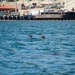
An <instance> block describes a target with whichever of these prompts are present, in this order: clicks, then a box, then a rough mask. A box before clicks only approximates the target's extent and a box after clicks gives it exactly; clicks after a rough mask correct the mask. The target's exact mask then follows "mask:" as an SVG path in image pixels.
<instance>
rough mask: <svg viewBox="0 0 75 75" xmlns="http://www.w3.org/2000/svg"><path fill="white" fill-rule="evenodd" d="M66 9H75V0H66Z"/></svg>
mask: <svg viewBox="0 0 75 75" xmlns="http://www.w3.org/2000/svg"><path fill="white" fill-rule="evenodd" d="M65 9H68V10H69V11H72V10H74V9H75V0H65Z"/></svg>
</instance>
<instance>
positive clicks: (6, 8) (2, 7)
mask: <svg viewBox="0 0 75 75" xmlns="http://www.w3.org/2000/svg"><path fill="white" fill-rule="evenodd" d="M0 10H15V8H14V7H12V6H5V5H3V6H0Z"/></svg>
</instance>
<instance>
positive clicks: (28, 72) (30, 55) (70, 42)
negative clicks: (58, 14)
mask: <svg viewBox="0 0 75 75" xmlns="http://www.w3.org/2000/svg"><path fill="white" fill-rule="evenodd" d="M29 35H32V38H30V37H29ZM42 35H44V36H45V38H44V39H42V38H41V37H42ZM74 57H75V21H0V74H1V75H8V74H9V75H75V58H74Z"/></svg>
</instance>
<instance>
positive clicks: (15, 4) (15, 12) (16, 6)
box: [15, 0, 17, 14]
mask: <svg viewBox="0 0 75 75" xmlns="http://www.w3.org/2000/svg"><path fill="white" fill-rule="evenodd" d="M15 14H17V0H15Z"/></svg>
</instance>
